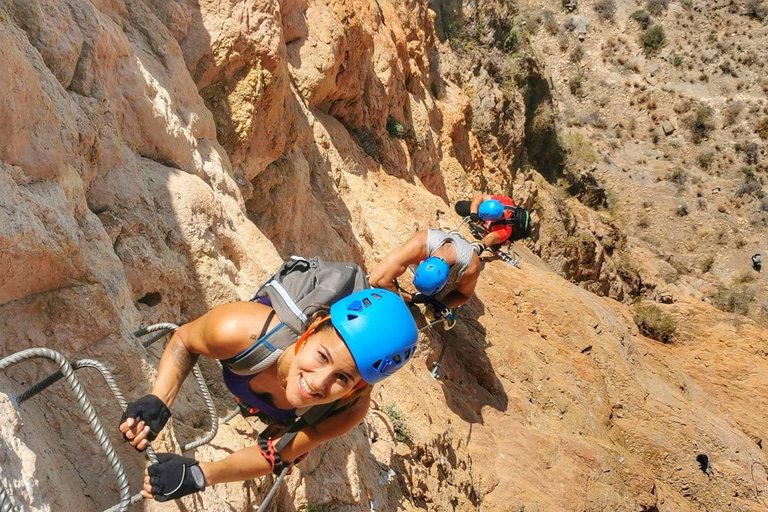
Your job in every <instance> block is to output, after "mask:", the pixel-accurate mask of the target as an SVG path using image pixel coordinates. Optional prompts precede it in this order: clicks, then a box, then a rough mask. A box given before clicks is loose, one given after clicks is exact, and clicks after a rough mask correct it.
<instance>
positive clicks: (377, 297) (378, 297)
mask: <svg viewBox="0 0 768 512" xmlns="http://www.w3.org/2000/svg"><path fill="white" fill-rule="evenodd" d="M371 297H373V298H374V299H376V300H379V299H380V298H381V295H379V294H378V293H372V294H371Z"/></svg>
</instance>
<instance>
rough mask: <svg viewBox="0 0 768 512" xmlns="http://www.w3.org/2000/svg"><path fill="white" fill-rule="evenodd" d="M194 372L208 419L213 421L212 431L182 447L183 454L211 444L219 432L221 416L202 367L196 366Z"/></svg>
mask: <svg viewBox="0 0 768 512" xmlns="http://www.w3.org/2000/svg"><path fill="white" fill-rule="evenodd" d="M192 371H193V373H194V375H195V380H197V385H198V387H199V388H200V393H201V394H202V395H203V401H204V402H205V406H206V407H207V408H208V418H209V419H210V420H211V430H210V431H209V432H208V433H207V434H205V435H204V436H203V437H201V438H199V439H197V440H195V441H191V442H189V443H187V444H185V445H184V446H182V447H181V451H182V453H183V452H186V451H189V450H192V449H193V448H197V447H198V446H202V445H204V444H205V443H209V442H210V441H211V440H212V439H213V438H214V437H216V432H218V430H219V415H218V413H217V412H216V406H215V405H213V400H212V399H211V393H210V391H208V386H207V385H206V384H205V378H204V377H203V372H202V371H201V370H200V365H198V364H195V367H194V368H193V370H192Z"/></svg>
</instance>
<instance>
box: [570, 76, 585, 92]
mask: <svg viewBox="0 0 768 512" xmlns="http://www.w3.org/2000/svg"><path fill="white" fill-rule="evenodd" d="M568 89H569V90H570V91H571V94H573V95H574V96H576V97H581V96H583V95H584V77H583V76H582V75H581V74H578V75H574V76H572V77H571V78H570V80H568Z"/></svg>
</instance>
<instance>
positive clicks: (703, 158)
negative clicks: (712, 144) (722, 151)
mask: <svg viewBox="0 0 768 512" xmlns="http://www.w3.org/2000/svg"><path fill="white" fill-rule="evenodd" d="M714 159H715V153H714V152H713V151H711V150H707V151H702V152H701V153H699V156H697V157H696V160H697V161H698V162H699V167H701V168H702V169H709V168H710V167H711V166H712V161H713V160H714Z"/></svg>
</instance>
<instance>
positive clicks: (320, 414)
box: [259, 400, 340, 453]
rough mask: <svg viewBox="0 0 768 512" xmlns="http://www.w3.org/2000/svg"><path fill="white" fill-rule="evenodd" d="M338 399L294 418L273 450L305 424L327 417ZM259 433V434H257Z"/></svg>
mask: <svg viewBox="0 0 768 512" xmlns="http://www.w3.org/2000/svg"><path fill="white" fill-rule="evenodd" d="M339 402H340V400H336V401H335V402H331V403H330V404H323V405H316V406H314V407H312V408H311V409H309V410H308V411H307V412H305V413H304V414H302V415H301V416H299V417H298V418H296V421H294V422H293V425H291V426H290V428H289V429H288V431H287V432H286V433H285V434H283V435H282V436H281V437H280V440H279V441H278V442H277V444H275V451H276V452H278V453H279V452H280V451H281V450H282V449H283V448H285V447H286V446H287V445H288V443H290V442H291V440H293V438H294V437H296V434H297V433H298V432H299V430H301V429H302V428H304V427H305V426H306V425H317V424H318V423H320V422H321V421H322V420H323V419H325V418H326V417H328V415H329V414H331V413H332V412H333V410H334V409H335V408H336V406H337V405H338V404H339ZM259 435H261V434H259Z"/></svg>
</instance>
